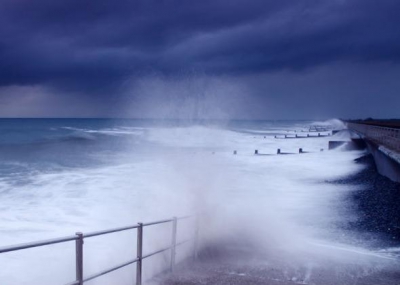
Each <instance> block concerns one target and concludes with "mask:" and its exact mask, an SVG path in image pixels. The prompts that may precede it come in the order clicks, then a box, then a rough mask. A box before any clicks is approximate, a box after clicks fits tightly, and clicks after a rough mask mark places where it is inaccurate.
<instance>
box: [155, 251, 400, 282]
mask: <svg viewBox="0 0 400 285" xmlns="http://www.w3.org/2000/svg"><path fill="white" fill-rule="evenodd" d="M379 264H380V262H379V261H377V262H376V263H374V264H373V265H371V264H370V265H368V266H366V265H365V264H358V263H357V262H340V261H337V260H330V261H328V260H323V261H322V260H318V259H308V260H306V259H305V260H303V261H300V260H293V261H292V260H290V257H289V256H285V257H284V258H282V257H281V256H279V255H270V256H265V255H264V254H261V253H257V254H254V252H253V253H252V254H250V251H248V250H243V249H233V248H229V249H227V248H225V249H224V250H222V249H221V248H219V249H216V248H208V249H206V250H204V251H203V252H202V254H201V255H200V256H199V258H198V260H197V261H187V262H183V263H181V264H180V265H179V266H178V267H177V269H176V271H175V272H174V273H168V274H166V275H162V276H159V277H157V278H154V279H153V280H152V281H151V282H150V283H149V284H150V285H156V284H157V285H200V284H220V285H228V284H229V285H236V284H237V285H239V284H244V285H247V284H255V285H258V284H260V285H261V284H266V285H278V284H279V285H293V284H315V285H350V284H351V285H354V284H358V285H360V284H365V285H399V284H400V268H396V267H395V266H394V267H388V266H387V265H383V264H382V266H380V265H379Z"/></svg>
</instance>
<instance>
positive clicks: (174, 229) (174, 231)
mask: <svg viewBox="0 0 400 285" xmlns="http://www.w3.org/2000/svg"><path fill="white" fill-rule="evenodd" d="M177 228H178V219H177V218H176V217H173V219H172V242H171V267H170V270H171V272H174V269H175V255H176V234H177Z"/></svg>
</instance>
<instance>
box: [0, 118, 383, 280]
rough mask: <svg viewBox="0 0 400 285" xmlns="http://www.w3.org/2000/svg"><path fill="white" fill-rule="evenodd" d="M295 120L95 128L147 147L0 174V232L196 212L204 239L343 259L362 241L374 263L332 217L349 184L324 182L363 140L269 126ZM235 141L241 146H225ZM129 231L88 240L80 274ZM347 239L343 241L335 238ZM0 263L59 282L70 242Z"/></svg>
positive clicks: (346, 210)
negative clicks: (94, 162) (230, 126)
mask: <svg viewBox="0 0 400 285" xmlns="http://www.w3.org/2000/svg"><path fill="white" fill-rule="evenodd" d="M300 127H301V125H298V126H290V127H286V128H283V127H277V128H273V127H270V126H269V127H267V128H265V127H264V128H261V129H257V128H256V127H253V128H251V129H250V128H249V129H247V130H244V129H242V131H245V132H235V131H231V130H226V129H222V128H211V127H204V126H194V127H177V128H156V127H152V128H141V129H140V130H138V129H132V130H131V131H130V130H129V129H127V128H121V129H114V130H112V131H110V130H106V131H104V130H103V131H102V132H103V133H106V134H107V132H108V133H109V135H127V136H132V137H135V139H134V140H132V141H135V142H136V141H137V137H139V138H140V140H141V141H142V143H143V142H144V144H148V145H150V147H148V148H146V150H145V151H138V150H137V148H136V145H135V143H132V151H131V152H128V153H124V155H119V156H117V157H116V156H109V155H107V153H99V154H98V155H99V156H100V157H102V159H103V160H106V161H108V160H109V162H108V163H107V165H105V166H104V165H103V166H99V167H96V168H82V169H76V168H71V169H67V168H66V169H63V170H62V171H59V170H58V171H54V172H52V171H46V172H41V171H35V170H34V169H33V170H32V174H31V177H30V179H31V183H29V184H22V185H18V184H17V185H12V184H11V183H10V181H9V180H6V179H3V180H0V193H1V194H0V195H1V202H2V203H1V206H0V215H1V228H0V230H1V236H0V244H1V245H10V244H16V243H21V242H31V241H34V240H41V239H47V238H53V237H59V236H65V235H72V234H74V233H75V232H76V231H83V232H90V231H94V230H101V229H107V228H114V227H118V226H125V225H129V224H136V223H137V222H139V221H142V222H146V221H153V220H158V219H165V218H169V217H172V216H181V215H186V214H192V213H202V217H203V222H202V236H203V238H204V241H205V242H206V241H208V242H209V241H223V240H225V239H226V240H228V239H231V238H232V237H234V236H237V235H240V233H242V232H244V231H245V232H246V233H247V235H248V236H249V237H250V240H252V242H254V243H255V244H258V245H260V246H262V247H263V248H265V250H269V251H271V250H277V251H285V252H291V255H292V257H293V255H295V256H296V257H298V258H300V259H301V257H302V256H303V255H310V254H313V255H316V256H319V258H323V259H330V258H334V259H339V260H343V262H347V260H348V258H350V256H353V255H354V253H355V252H363V253H366V252H367V253H368V254H361V255H357V258H356V260H357V262H360V264H364V263H365V266H375V262H376V258H377V256H379V258H380V256H382V257H383V258H384V257H386V256H387V255H385V252H379V253H372V252H370V251H369V250H368V246H367V245H366V248H361V249H356V250H354V249H353V247H352V246H350V244H351V240H352V237H351V236H349V237H348V238H346V237H343V234H344V233H342V232H341V230H340V229H339V228H337V227H336V226H335V225H337V224H338V223H346V222H347V221H350V220H352V219H355V214H356V213H354V212H353V210H352V208H351V205H349V204H348V202H346V201H348V200H345V198H346V195H348V194H349V193H350V192H351V191H354V190H356V188H355V186H346V185H337V184H329V183H326V182H324V181H326V180H334V179H339V178H342V177H346V176H348V175H351V174H353V173H356V172H358V171H360V170H361V166H360V165H357V164H355V163H354V162H353V160H354V159H355V158H357V157H359V156H360V155H361V152H358V151H352V152H344V151H341V150H333V151H327V145H328V141H329V140H330V139H331V137H323V138H322V137H321V138H309V139H287V140H284V139H274V137H273V136H274V134H276V133H277V132H278V133H281V134H289V133H288V132H287V131H288V130H295V129H297V130H299V129H300ZM84 132H87V133H88V134H90V133H94V132H95V130H84ZM110 133H111V134H110ZM290 134H294V133H290ZM264 136H266V137H265V138H264ZM300 147H301V148H303V150H304V151H309V152H311V153H306V154H301V155H299V154H295V155H279V156H278V155H271V156H254V155H253V154H254V150H255V149H257V150H259V153H261V154H267V153H268V154H275V153H276V149H277V148H280V149H281V150H282V152H290V153H298V149H299V148H300ZM320 149H324V151H322V152H321V151H320ZM233 150H237V152H238V155H233V154H232V152H233ZM10 189H11V190H10ZM187 229H188V230H187V232H186V233H182V234H186V235H188V234H190V233H191V232H189V231H192V229H191V228H190V227H187ZM182 230H183V231H185V227H182ZM135 233H136V232H135V231H131V232H124V233H119V234H113V235H110V236H105V237H99V238H93V239H88V240H86V241H85V275H86V274H87V275H89V274H93V273H96V272H98V271H99V270H102V269H106V268H107V267H110V266H113V265H117V264H119V263H122V262H124V261H126V260H129V259H131V258H134V257H135V246H136V244H135V242H136V240H135ZM147 233H148V234H147ZM146 234H147V236H145V238H146V245H145V247H146V248H145V252H148V251H150V250H151V249H158V248H161V247H163V246H167V245H168V244H169V242H170V228H169V226H164V227H163V226H161V227H160V231H159V232H156V230H155V229H154V230H153V229H152V230H149V231H148V232H146ZM346 241H348V242H349V243H348V245H347V244H344V245H343V242H346ZM338 243H339V245H338ZM321 244H323V246H322V245H321ZM321 248H324V250H321ZM334 248H337V250H334ZM343 248H346V250H343ZM349 252H351V254H349ZM371 254H372V256H374V261H373V262H371ZM282 256H285V255H282ZM360 256H362V257H360ZM383 258H382V259H383ZM351 259H352V260H353V258H351ZM167 260H168V255H167V254H165V255H164V256H163V257H162V258H161V259H160V260H158V261H157V262H154V263H152V261H151V260H149V261H146V262H145V265H144V266H145V268H146V270H147V274H148V275H147V276H150V275H151V274H152V273H154V272H156V271H158V270H159V269H160V268H162V267H163V266H166V264H167ZM0 268H1V271H0V284H6V285H17V284H39V282H40V284H64V283H68V282H71V281H73V280H74V276H75V275H74V274H75V273H74V244H73V243H67V244H60V245H54V246H51V247H42V248H35V249H29V250H23V251H19V252H13V253H5V254H1V255H0ZM134 272H135V270H134V267H133V266H129V267H127V268H125V269H123V270H120V271H117V272H114V273H112V274H110V275H109V276H105V277H101V278H99V279H98V280H94V281H91V284H109V283H110V282H111V280H117V281H118V282H117V283H118V284H132V278H133V276H134Z"/></svg>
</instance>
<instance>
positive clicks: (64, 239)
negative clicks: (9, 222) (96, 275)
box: [0, 216, 193, 253]
mask: <svg viewBox="0 0 400 285" xmlns="http://www.w3.org/2000/svg"><path fill="white" fill-rule="evenodd" d="M191 217H193V216H182V217H179V218H177V220H183V219H187V218H191ZM172 221H173V219H166V220H159V221H155V222H148V223H143V227H147V226H152V225H157V224H162V223H168V222H172ZM136 228H138V225H137V224H136V225H131V226H125V227H119V228H114V229H108V230H103V231H95V232H89V233H86V234H83V238H89V237H94V236H100V235H106V234H111V233H115V232H121V231H127V230H132V229H136ZM77 239H78V237H77V236H76V235H73V236H64V237H59V238H54V239H47V240H39V241H34V242H29V243H20V244H14V245H9V246H5V247H0V253H5V252H10V251H17V250H22V249H28V248H34V247H40V246H45V245H51V244H57V243H62V242H68V241H73V240H77Z"/></svg>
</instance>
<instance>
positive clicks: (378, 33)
mask: <svg viewBox="0 0 400 285" xmlns="http://www.w3.org/2000/svg"><path fill="white" fill-rule="evenodd" d="M0 3H1V5H0V86H8V85H26V84H44V85H51V86H56V87H59V88H63V89H68V88H70V89H77V90H84V91H85V90H86V91H87V90H92V91H109V90H112V89H113V88H115V87H117V86H119V85H120V84H121V82H123V81H124V80H126V79H128V78H131V77H132V76H138V75H145V74H146V73H152V72H157V73H162V74H164V75H167V76H175V75H179V74H185V73H186V72H190V71H193V70H194V71H196V72H197V71H200V72H204V73H207V74H228V75H229V74H252V73H258V72H275V71H279V70H288V69H289V70H302V69H304V68H308V67H313V66H318V65H325V64H328V63H330V62H333V61H356V62H365V61H387V62H394V63H398V62H399V60H400V52H399V51H400V37H399V34H400V33H399V32H398V28H399V27H400V17H398V14H397V12H398V11H400V2H399V1H382V0H380V1H372V0H354V1H344V0H341V1H339V0H333V1H309V0H306V1H289V0H287V1H276V0H274V1H268V0H260V1H245V0H241V1H238V0H232V1H220V0H206V1H188V0H186V1H184V0H163V1H162V0H159V1H155V0H143V1H134V0H129V1H127V0H119V1H111V0H96V1H94V0H92V1H88V0H68V1H54V0H35V1H31V0H1V1H0Z"/></svg>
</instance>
